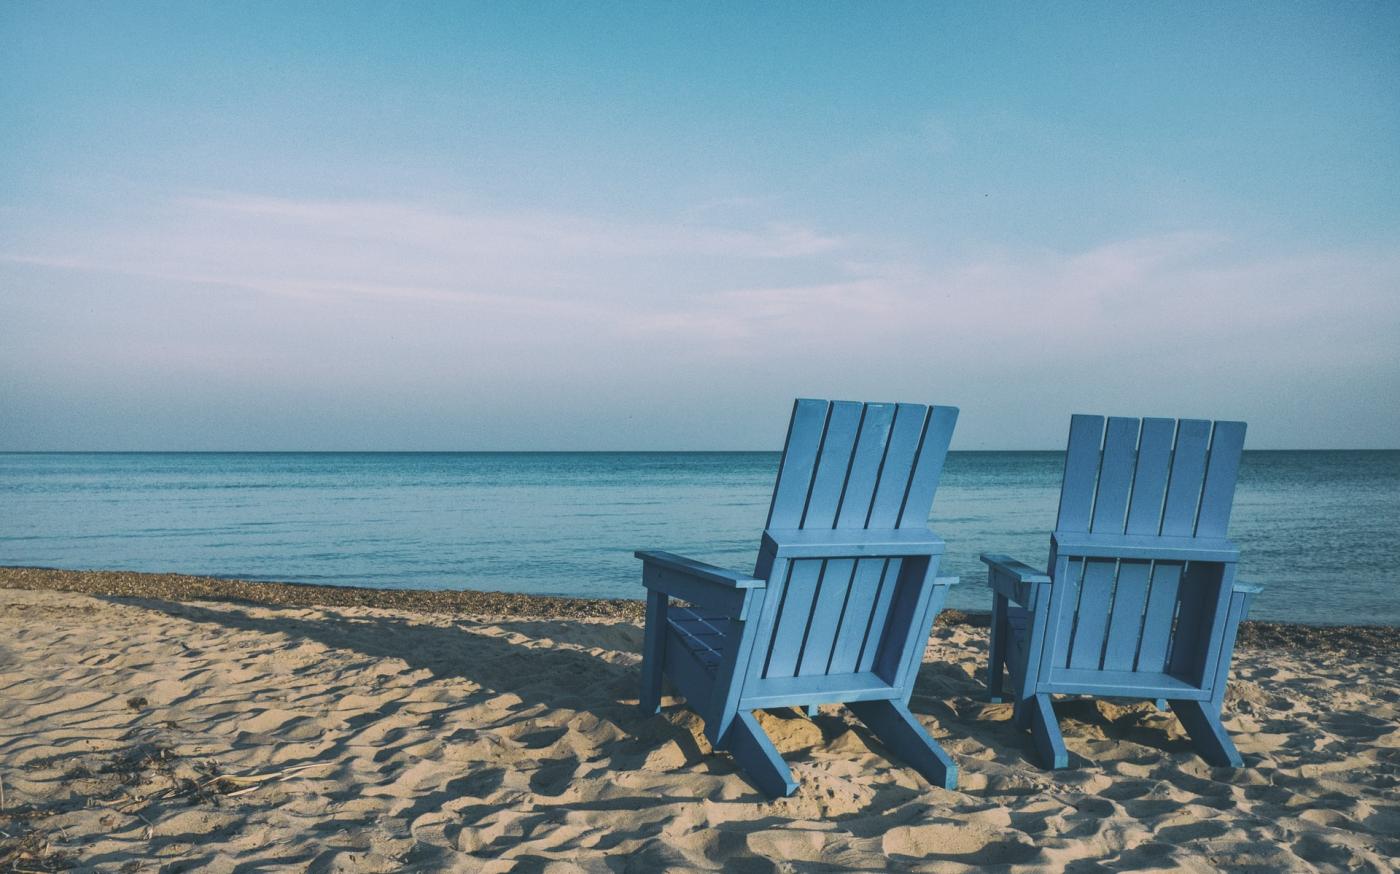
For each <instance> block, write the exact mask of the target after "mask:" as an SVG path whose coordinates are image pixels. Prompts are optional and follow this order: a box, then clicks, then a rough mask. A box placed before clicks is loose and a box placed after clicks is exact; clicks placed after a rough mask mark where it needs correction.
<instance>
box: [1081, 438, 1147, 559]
mask: <svg viewBox="0 0 1400 874" xmlns="http://www.w3.org/2000/svg"><path fill="white" fill-rule="evenodd" d="M1137 442H1138V420H1137V419H1124V418H1120V417H1118V416H1114V417H1111V418H1110V419H1109V420H1108V436H1107V437H1106V438H1105V439H1104V445H1103V460H1102V462H1101V463H1100V465H1099V487H1098V493H1097V495H1096V496H1095V498H1094V519H1093V522H1092V524H1091V525H1090V526H1089V527H1090V530H1091V531H1094V532H1096V533H1097V532H1110V533H1113V534H1122V533H1123V518H1124V514H1125V513H1126V512H1127V509H1128V490H1129V489H1131V488H1132V487H1133V467H1134V465H1133V462H1134V461H1136V460H1137V458H1136V456H1137Z"/></svg>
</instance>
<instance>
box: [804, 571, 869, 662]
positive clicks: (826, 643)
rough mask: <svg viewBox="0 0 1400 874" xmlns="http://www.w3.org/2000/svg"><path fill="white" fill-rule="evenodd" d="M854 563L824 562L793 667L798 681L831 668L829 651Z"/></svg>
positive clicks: (848, 592)
mask: <svg viewBox="0 0 1400 874" xmlns="http://www.w3.org/2000/svg"><path fill="white" fill-rule="evenodd" d="M855 567H856V563H855V560H854V559H850V558H836V559H831V560H829V561H827V562H826V569H825V570H824V571H822V578H821V581H820V583H819V584H818V589H817V597H816V599H815V600H814V601H813V603H812V618H811V620H810V621H809V622H808V624H807V637H806V639H805V640H803V641H802V655H801V657H800V658H799V659H798V663H797V675H798V676H799V677H805V676H810V675H812V674H825V673H827V668H828V667H829V666H830V664H831V651H832V647H833V645H834V644H835V642H836V631H837V629H838V628H840V626H841V616H842V614H843V613H845V612H846V601H847V598H848V597H849V595H850V592H851V575H852V574H853V573H855Z"/></svg>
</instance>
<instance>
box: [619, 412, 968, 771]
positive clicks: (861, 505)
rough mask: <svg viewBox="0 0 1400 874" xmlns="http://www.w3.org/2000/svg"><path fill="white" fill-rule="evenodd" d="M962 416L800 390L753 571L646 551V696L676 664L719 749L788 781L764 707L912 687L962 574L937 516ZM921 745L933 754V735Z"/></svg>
mask: <svg viewBox="0 0 1400 874" xmlns="http://www.w3.org/2000/svg"><path fill="white" fill-rule="evenodd" d="M956 420H957V411H956V410H955V409H953V408H950V407H927V406H924V405H920V404H860V403H853V402H843V401H837V402H834V403H832V402H827V401H821V400H812V399H801V400H799V401H797V402H796V403H795V404H794V406H793V414H792V418H791V419H790V421H789V425H788V435H787V439H786V441H785V444H784V450H783V458H782V461H781V462H780V463H779V468H778V476H777V480H776V482H775V484H774V489H773V500H772V503H771V504H770V507H769V513H768V522H767V524H766V525H765V529H764V533H763V538H762V540H761V542H760V546H759V555H758V560H757V562H756V563H755V566H754V573H753V574H751V575H744V574H739V573H734V572H731V571H726V570H724V569H721V568H714V567H712V566H710V565H705V564H703V563H700V562H694V561H691V560H689V559H684V558H681V557H679V556H674V555H671V554H670V553H662V552H655V551H642V552H639V553H637V555H638V557H639V558H641V559H642V560H643V583H644V584H645V585H646V587H647V589H648V592H649V609H648V632H647V638H646V641H647V642H645V643H644V659H643V678H644V679H643V685H644V692H645V693H646V694H644V696H643V701H644V703H645V702H646V701H650V700H651V698H649V697H647V695H650V694H651V692H650V690H651V689H652V688H653V687H655V688H656V689H657V690H658V691H657V693H656V695H655V696H654V697H658V698H659V689H660V680H659V677H660V676H661V675H664V676H666V677H669V678H671V680H672V682H673V683H674V684H675V685H676V687H677V689H678V690H680V691H681V693H682V694H683V695H684V696H685V697H686V699H687V704H688V705H689V706H691V707H693V708H694V709H695V710H696V712H697V713H699V714H700V716H701V717H702V718H703V719H704V720H705V734H706V736H707V737H709V738H710V740H711V742H712V743H714V744H715V746H716V748H718V749H728V750H729V751H730V752H731V753H732V754H733V755H734V757H735V759H736V761H738V762H739V763H740V764H741V765H742V766H743V767H744V769H745V770H746V771H747V772H748V773H749V774H750V776H752V777H753V778H754V781H755V783H756V784H757V785H759V786H760V788H762V789H763V790H764V791H765V792H768V793H770V794H786V793H787V792H790V791H792V789H793V787H794V784H792V782H791V775H790V774H789V773H788V772H787V770H786V766H784V765H783V764H782V762H781V759H780V758H778V757H777V753H776V751H775V750H774V749H773V747H772V745H771V743H769V742H768V739H767V738H766V737H764V736H763V733H762V730H761V728H760V727H759V724H758V722H757V721H756V720H755V719H754V718H753V715H752V711H753V710H756V709H763V708H768V707H803V708H810V707H814V706H816V705H818V704H824V703H853V704H860V703H861V702H872V701H875V702H879V701H892V702H897V703H898V702H903V701H907V700H908V696H909V695H910V694H911V692H912V689H913V684H914V675H915V674H916V673H917V667H918V664H919V662H920V659H921V657H922V654H923V651H924V646H925V644H926V642H927V640H928V634H929V627H930V626H931V624H932V622H933V619H934V617H935V616H936V614H937V613H938V611H939V609H941V606H942V602H943V598H944V595H945V594H946V592H947V588H948V586H949V585H951V584H952V582H954V580H952V579H951V578H947V579H944V578H938V577H936V572H937V566H938V560H939V558H940V557H941V555H942V553H943V542H942V540H940V539H939V538H938V537H937V536H936V535H934V534H933V533H932V532H931V531H929V530H928V529H927V527H926V526H927V520H928V516H929V511H930V507H931V505H932V501H933V496H934V493H935V490H936V488H937V483H938V478H939V476H940V475H941V472H942V468H943V462H944V459H945V457H946V454H947V450H948V444H949V441H950V439H951V436H952V430H953V425H954V423H955V422H956ZM651 596H656V598H659V599H660V602H661V603H660V604H658V605H655V606H652V605H651V600H650V598H651ZM669 598H675V599H678V600H682V601H686V602H688V603H689V604H690V605H691V606H690V607H683V606H680V605H676V604H669V603H667V599H669ZM653 626H654V627H656V628H662V627H664V628H665V629H666V631H665V632H664V634H663V633H659V632H657V631H653ZM657 637H660V638H661V644H660V645H659V646H658V645H656V644H655V643H654V640H655V639H656V638H657ZM901 706H902V704H901ZM652 709H653V710H654V709H655V706H654V705H653V707H652ZM876 709H877V710H878V709H879V708H876ZM892 724H893V723H892ZM915 725H916V723H915ZM908 728H909V726H907V725H906V726H904V729H908ZM904 729H899V728H896V729H893V730H896V731H902V730H904ZM920 731H922V730H921V729H920ZM899 742H900V743H902V744H907V743H909V740H908V739H907V738H903V739H902V740H901V741H899ZM928 743H929V744H932V740H931V739H930V740H929V741H928ZM933 746H934V748H936V745H933ZM910 749H911V750H916V751H917V750H922V751H923V752H922V753H917V752H915V753H911V754H910V755H911V756H915V755H922V756H923V759H921V760H920V761H923V763H924V765H927V764H928V761H931V759H929V756H930V755H932V754H931V753H929V750H928V747H927V745H923V746H921V745H919V744H914V745H912V746H910ZM936 758H937V757H936V756H934V757H933V759H936ZM955 772H956V771H955V769H954V771H953V773H955Z"/></svg>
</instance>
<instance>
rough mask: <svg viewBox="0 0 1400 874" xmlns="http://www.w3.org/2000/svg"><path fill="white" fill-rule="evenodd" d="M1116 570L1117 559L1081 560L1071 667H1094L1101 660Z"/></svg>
mask: <svg viewBox="0 0 1400 874" xmlns="http://www.w3.org/2000/svg"><path fill="white" fill-rule="evenodd" d="M1117 573H1118V563H1117V562H1116V561H1114V560H1112V559H1107V558H1096V559H1089V560H1088V561H1086V562H1085V563H1084V579H1083V580H1082V581H1081V582H1080V585H1079V605H1078V610H1077V611H1076V616H1075V621H1074V624H1073V626H1072V627H1071V630H1070V650H1069V661H1068V664H1069V666H1070V667H1071V668H1097V667H1099V666H1100V665H1101V664H1102V656H1103V647H1104V638H1105V634H1106V632H1107V631H1108V610H1109V606H1110V598H1111V597H1112V594H1113V578H1114V576H1115V575H1116V574H1117Z"/></svg>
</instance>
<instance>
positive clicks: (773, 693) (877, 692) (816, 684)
mask: <svg viewBox="0 0 1400 874" xmlns="http://www.w3.org/2000/svg"><path fill="white" fill-rule="evenodd" d="M899 694H900V692H899V690H898V689H896V688H895V687H893V686H891V685H890V682H889V680H887V679H885V678H884V677H882V676H880V675H879V674H874V673H871V672H869V671H861V672H858V673H854V674H824V675H820V676H813V677H767V678H764V679H761V680H754V681H752V682H750V683H748V684H747V685H746V686H745V687H744V695H743V697H742V698H740V699H739V706H740V707H741V708H742V709H746V710H765V709H769V708H775V707H801V706H805V705H808V704H840V703H847V702H850V701H877V700H884V699H887V698H898V697H899Z"/></svg>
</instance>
